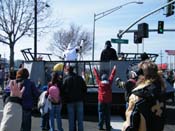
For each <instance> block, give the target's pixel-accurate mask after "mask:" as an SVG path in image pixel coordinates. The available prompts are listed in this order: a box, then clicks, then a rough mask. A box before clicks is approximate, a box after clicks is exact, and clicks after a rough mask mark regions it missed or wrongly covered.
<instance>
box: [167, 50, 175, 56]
mask: <svg viewBox="0 0 175 131" xmlns="http://www.w3.org/2000/svg"><path fill="white" fill-rule="evenodd" d="M165 52H166V53H167V54H168V55H175V50H165Z"/></svg>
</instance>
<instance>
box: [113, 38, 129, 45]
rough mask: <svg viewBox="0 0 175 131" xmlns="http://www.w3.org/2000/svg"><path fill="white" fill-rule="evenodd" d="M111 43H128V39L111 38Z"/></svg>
mask: <svg viewBox="0 0 175 131" xmlns="http://www.w3.org/2000/svg"><path fill="white" fill-rule="evenodd" d="M111 42H112V43H118V44H128V39H114V38H112V39H111Z"/></svg>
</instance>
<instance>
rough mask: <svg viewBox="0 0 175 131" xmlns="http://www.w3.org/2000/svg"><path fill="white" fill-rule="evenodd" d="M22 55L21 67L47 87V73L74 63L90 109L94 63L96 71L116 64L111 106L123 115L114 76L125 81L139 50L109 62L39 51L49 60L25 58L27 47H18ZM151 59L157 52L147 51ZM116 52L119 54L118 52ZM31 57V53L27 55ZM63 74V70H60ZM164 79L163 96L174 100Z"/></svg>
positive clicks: (108, 69) (94, 90)
mask: <svg viewBox="0 0 175 131" xmlns="http://www.w3.org/2000/svg"><path fill="white" fill-rule="evenodd" d="M22 53H23V55H24V56H25V57H24V58H26V59H25V61H24V67H25V68H27V69H28V70H29V73H30V79H32V80H33V81H34V82H35V83H36V84H37V83H38V82H39V83H40V84H41V86H42V87H44V88H45V87H47V82H48V76H47V75H48V73H51V72H52V71H59V72H63V71H64V66H65V65H66V64H73V65H74V66H75V72H76V73H77V74H79V75H82V77H83V78H84V79H85V81H86V84H87V87H88V88H87V95H86V99H85V106H86V107H90V108H91V109H96V108H97V103H98V85H97V84H96V80H95V77H94V74H93V71H92V70H93V68H94V67H95V68H96V69H97V71H98V72H99V73H102V72H105V73H107V74H109V73H110V72H111V70H112V68H113V66H114V65H116V66H117V72H116V75H115V78H114V82H113V84H112V110H113V109H114V112H116V111H117V110H118V111H117V112H118V113H119V114H121V115H123V116H124V112H125V104H126V101H125V89H124V88H120V87H118V86H117V85H116V84H115V79H116V78H120V79H121V80H123V81H127V79H128V77H127V75H128V70H129V69H131V68H137V64H138V63H139V62H140V61H141V53H122V54H121V55H122V59H121V60H116V61H109V62H101V61H52V60H51V59H50V54H46V53H40V55H48V56H49V60H47V61H46V60H41V59H39V60H38V61H34V60H29V57H28V56H27V54H29V55H31V56H32V53H31V52H30V49H27V52H26V51H25V50H22ZM147 55H148V56H149V58H150V59H151V60H152V61H156V58H157V56H158V55H157V54H147ZM119 56H120V54H119ZM31 58H33V57H31ZM56 65H60V67H59V68H60V69H58V70H54V66H56ZM63 77H64V73H63ZM165 82H166V89H167V90H166V96H167V99H172V100H173V101H174V92H175V89H174V88H173V87H172V86H171V85H170V84H169V83H168V82H167V81H165ZM85 109H86V108H85Z"/></svg>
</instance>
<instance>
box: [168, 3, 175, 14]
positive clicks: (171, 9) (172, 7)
mask: <svg viewBox="0 0 175 131" xmlns="http://www.w3.org/2000/svg"><path fill="white" fill-rule="evenodd" d="M171 1H173V0H168V1H167V3H169V2H171ZM174 3H175V2H173V3H171V4H169V5H168V6H167V7H166V17H168V16H171V15H173V14H174Z"/></svg>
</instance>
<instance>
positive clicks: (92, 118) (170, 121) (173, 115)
mask: <svg viewBox="0 0 175 131" xmlns="http://www.w3.org/2000/svg"><path fill="white" fill-rule="evenodd" d="M2 111H3V105H2V99H0V120H1V118H2ZM122 123H123V119H122V118H121V117H120V116H118V115H116V116H114V115H113V116H112V118H111V125H112V127H113V130H112V131H120V130H121V128H122ZM84 127H85V131H98V129H97V114H94V115H85V121H84ZM63 128H64V130H65V131H68V121H67V119H66V117H64V116H63ZM174 130H175V103H171V104H169V103H168V105H167V119H166V125H165V129H164V131H174ZM32 131H41V129H40V118H39V117H33V118H32Z"/></svg>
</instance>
